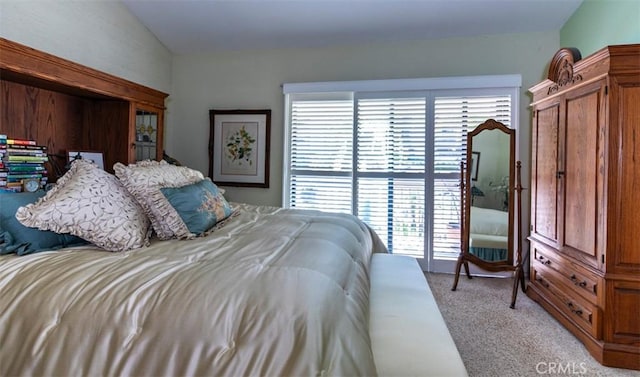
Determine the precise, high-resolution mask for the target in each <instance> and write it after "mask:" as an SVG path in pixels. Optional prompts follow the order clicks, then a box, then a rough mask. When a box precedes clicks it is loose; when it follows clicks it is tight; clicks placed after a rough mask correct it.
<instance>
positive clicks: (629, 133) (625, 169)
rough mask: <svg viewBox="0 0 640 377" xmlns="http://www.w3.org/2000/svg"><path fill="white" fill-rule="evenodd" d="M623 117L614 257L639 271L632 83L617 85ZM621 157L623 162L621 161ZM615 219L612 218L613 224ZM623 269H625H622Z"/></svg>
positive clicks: (637, 109)
mask: <svg viewBox="0 0 640 377" xmlns="http://www.w3.org/2000/svg"><path fill="white" fill-rule="evenodd" d="M618 88H619V90H618V92H617V93H616V94H618V96H619V99H620V106H621V109H622V110H621V111H620V112H618V114H620V116H621V119H619V121H618V122H617V124H616V125H615V126H612V132H613V130H618V132H617V133H616V134H617V135H618V136H617V139H618V140H619V141H620V143H621V145H620V148H619V149H618V150H617V151H616V152H617V153H618V154H619V158H618V159H617V160H616V161H614V162H613V164H618V163H620V164H621V166H620V167H619V168H618V171H619V172H620V176H619V182H620V186H619V188H618V190H617V192H615V195H612V197H611V199H613V205H612V207H613V208H615V210H614V211H613V213H614V214H615V215H614V216H613V217H614V218H613V219H612V220H613V222H615V225H614V228H615V229H616V230H617V232H615V235H614V239H616V240H617V242H616V243H615V245H613V250H615V254H613V255H615V258H614V259H613V260H612V261H611V262H613V270H614V271H616V272H618V270H626V272H627V273H629V272H631V273H635V274H638V273H640V253H638V250H640V235H639V234H638V232H637V229H638V224H640V106H639V104H640V86H638V85H629V86H622V87H618ZM618 161H621V162H618ZM611 223H612V222H610V224H611ZM619 272H623V271H619Z"/></svg>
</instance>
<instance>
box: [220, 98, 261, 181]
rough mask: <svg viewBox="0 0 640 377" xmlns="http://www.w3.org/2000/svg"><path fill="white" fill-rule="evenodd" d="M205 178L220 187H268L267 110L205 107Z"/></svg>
mask: <svg viewBox="0 0 640 377" xmlns="http://www.w3.org/2000/svg"><path fill="white" fill-rule="evenodd" d="M209 123H210V131H209V177H210V178H211V180H212V181H213V182H214V183H215V184H217V185H220V186H239V187H260V188H268V187H269V152H270V150H269V149H270V139H271V110H215V109H212V110H209Z"/></svg>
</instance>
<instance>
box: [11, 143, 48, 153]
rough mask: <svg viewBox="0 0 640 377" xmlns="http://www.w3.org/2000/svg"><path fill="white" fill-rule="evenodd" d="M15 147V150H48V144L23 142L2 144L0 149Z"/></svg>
mask: <svg viewBox="0 0 640 377" xmlns="http://www.w3.org/2000/svg"><path fill="white" fill-rule="evenodd" d="M6 149H15V150H37V151H43V152H44V151H46V150H47V146H46V145H23V144H11V145H9V144H0V150H6Z"/></svg>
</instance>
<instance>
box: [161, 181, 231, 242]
mask: <svg viewBox="0 0 640 377" xmlns="http://www.w3.org/2000/svg"><path fill="white" fill-rule="evenodd" d="M160 191H161V192H162V194H163V195H164V196H165V197H166V198H167V200H168V201H169V203H170V204H171V206H172V207H173V208H174V209H175V210H176V211H177V212H178V215H179V216H180V218H181V219H182V223H181V224H179V226H178V227H176V228H175V229H173V231H174V234H175V235H176V237H178V238H193V237H197V236H203V235H205V234H207V232H208V231H209V230H211V229H212V228H213V226H214V225H216V224H217V223H219V222H220V221H222V220H224V219H226V218H227V217H229V216H230V215H231V212H232V209H231V206H230V205H229V203H228V202H227V200H226V199H225V198H224V196H222V193H221V192H220V191H219V190H218V187H217V186H216V185H215V184H214V183H213V182H211V180H210V179H209V178H206V179H204V180H202V181H200V182H197V183H193V184H190V185H187V186H182V187H177V188H172V187H167V188H161V189H160Z"/></svg>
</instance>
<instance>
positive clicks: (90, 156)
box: [68, 151, 104, 170]
mask: <svg viewBox="0 0 640 377" xmlns="http://www.w3.org/2000/svg"><path fill="white" fill-rule="evenodd" d="M68 154H69V164H71V163H72V162H73V161H75V160H79V159H82V160H88V161H91V162H93V163H94V164H96V165H97V166H98V167H99V168H100V169H102V170H104V156H103V154H102V152H94V151H68Z"/></svg>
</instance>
